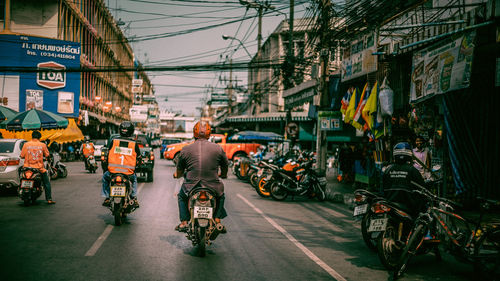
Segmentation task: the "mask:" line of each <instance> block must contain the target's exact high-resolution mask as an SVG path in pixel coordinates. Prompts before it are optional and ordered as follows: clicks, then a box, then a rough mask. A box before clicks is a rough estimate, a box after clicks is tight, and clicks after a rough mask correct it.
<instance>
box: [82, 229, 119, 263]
mask: <svg viewBox="0 0 500 281" xmlns="http://www.w3.org/2000/svg"><path fill="white" fill-rule="evenodd" d="M111 230H113V226H112V225H108V226H107V227H106V229H104V232H103V233H102V234H101V236H99V238H97V240H96V241H95V242H94V245H92V247H90V249H89V250H88V251H87V253H85V256H86V257H93V256H94V255H95V253H97V250H99V248H101V246H102V243H104V241H105V240H106V238H108V236H109V234H110V233H111Z"/></svg>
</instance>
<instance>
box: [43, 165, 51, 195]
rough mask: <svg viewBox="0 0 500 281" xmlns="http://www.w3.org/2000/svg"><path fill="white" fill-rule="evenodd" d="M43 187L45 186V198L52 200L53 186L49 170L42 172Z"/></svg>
mask: <svg viewBox="0 0 500 281" xmlns="http://www.w3.org/2000/svg"><path fill="white" fill-rule="evenodd" d="M42 182H43V187H44V188H45V200H47V201H48V200H52V187H51V186H50V178H49V172H48V171H46V172H45V173H42Z"/></svg>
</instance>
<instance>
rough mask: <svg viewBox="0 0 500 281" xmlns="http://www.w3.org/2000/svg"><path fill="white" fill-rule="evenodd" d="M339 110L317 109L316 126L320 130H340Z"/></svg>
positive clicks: (340, 118) (340, 117)
mask: <svg viewBox="0 0 500 281" xmlns="http://www.w3.org/2000/svg"><path fill="white" fill-rule="evenodd" d="M342 123H343V122H342V113H341V112H340V111H318V126H319V128H320V129H321V130H322V131H342Z"/></svg>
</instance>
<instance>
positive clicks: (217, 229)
mask: <svg viewBox="0 0 500 281" xmlns="http://www.w3.org/2000/svg"><path fill="white" fill-rule="evenodd" d="M222 229H224V226H223V225H222V224H221V223H218V224H216V225H215V229H214V231H213V232H212V234H210V240H215V238H217V236H219V234H220V232H221V231H222Z"/></svg>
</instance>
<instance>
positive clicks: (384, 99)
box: [379, 77, 394, 117]
mask: <svg viewBox="0 0 500 281" xmlns="http://www.w3.org/2000/svg"><path fill="white" fill-rule="evenodd" d="M379 102H380V109H381V113H382V116H383V117H387V116H392V114H393V113H394V91H393V90H392V89H391V88H390V87H389V85H388V81H387V77H385V78H384V82H382V86H380V93H379Z"/></svg>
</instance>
